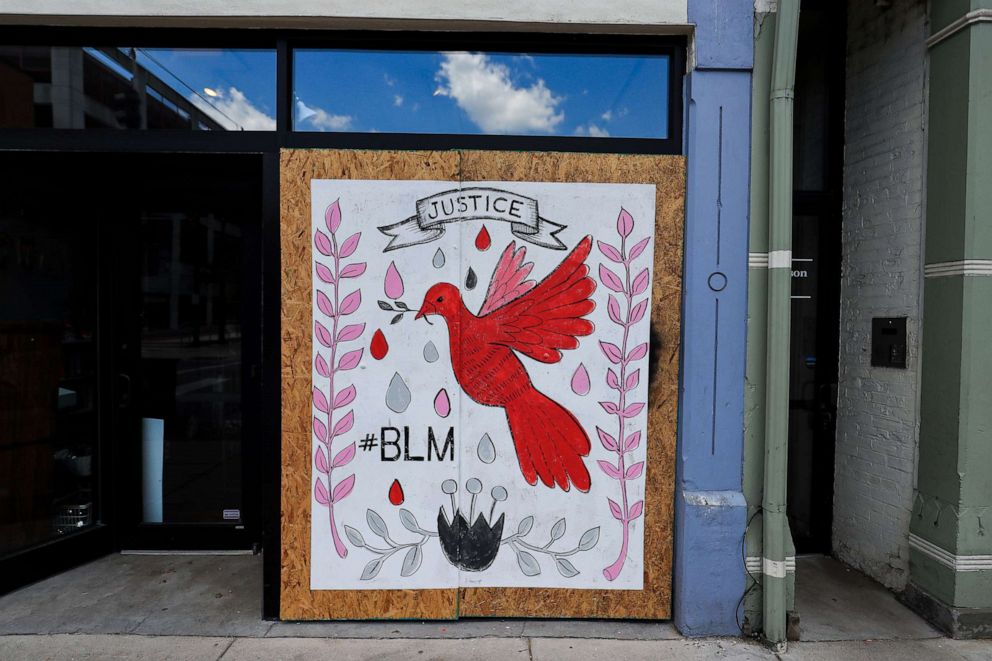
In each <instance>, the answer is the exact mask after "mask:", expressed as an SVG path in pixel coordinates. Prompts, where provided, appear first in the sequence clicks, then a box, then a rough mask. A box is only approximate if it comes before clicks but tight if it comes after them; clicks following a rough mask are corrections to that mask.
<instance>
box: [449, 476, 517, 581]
mask: <svg viewBox="0 0 992 661" xmlns="http://www.w3.org/2000/svg"><path fill="white" fill-rule="evenodd" d="M465 489H466V490H467V491H468V492H469V493H470V494H472V498H471V504H470V506H469V514H468V518H466V517H465V515H464V514H462V512H461V509H457V510H456V509H455V498H454V493H455V491H457V490H458V485H457V483H456V482H455V481H454V480H445V481H444V483H443V484H442V485H441V490H442V491H444V493H446V494H449V495H450V496H451V505H452V507H451V509H452V513H453V517H452V519H451V520H449V519H448V516H447V513H446V512H445V511H444V507H443V506H442V507H441V509H440V510H439V511H438V513H437V532H438V536H439V537H440V539H441V549H442V550H443V551H444V555H445V557H446V558H448V562H450V563H451V564H453V565H454V566H456V567H458V568H459V569H464V570H465V571H485V570H486V569H488V568H489V567H490V565H492V564H493V561H494V560H496V555H497V554H498V553H499V547H500V544H501V542H502V537H503V520H504V517H505V514H500V515H499V519H497V520H496V522H495V523H491V522H490V520H491V519H492V515H493V512H494V511H495V509H496V503H497V502H499V501H502V500H506V489H504V488H503V487H499V486H497V487H494V488H493V490H492V496H493V506H492V509H490V511H489V519H487V518H486V516H485V514H483V513H482V512H479V514H478V516H476V515H475V499H476V496H478V494H479V492H480V491H482V482H480V481H479V480H477V479H476V478H474V477H473V478H470V479H469V480H468V481H467V482H466V483H465ZM469 520H472V522H471V524H470V523H469Z"/></svg>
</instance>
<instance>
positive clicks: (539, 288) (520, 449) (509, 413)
mask: <svg viewBox="0 0 992 661" xmlns="http://www.w3.org/2000/svg"><path fill="white" fill-rule="evenodd" d="M591 247H592V237H589V236H587V237H586V238H584V239H582V241H581V242H580V243H579V245H577V246H576V247H575V249H574V250H572V252H571V253H570V254H569V255H568V257H566V258H565V259H564V261H562V263H561V264H559V265H558V267H557V268H556V269H555V270H554V271H552V272H551V273H550V274H549V275H548V276H547V277H546V278H545V279H544V280H542V281H541V282H540V283H539V284H535V282H534V281H533V280H528V279H527V276H528V275H529V274H530V272H531V269H533V268H534V264H533V262H527V263H524V259H525V258H526V256H527V251H526V248H524V247H521V248H519V249H518V248H517V247H516V243H515V242H513V243H510V245H508V246H507V247H506V250H504V251H503V254H502V255H501V256H500V258H499V262H498V263H497V264H496V270H495V271H493V277H492V281H491V282H490V283H489V289H488V291H487V292H486V299H485V301H483V303H482V307H481V308H480V309H479V314H478V315H475V314H472V313H471V312H470V311H469V310H468V308H466V307H465V304H464V303H463V302H462V297H461V293H460V292H459V291H458V288H457V287H456V286H455V285H452V284H449V283H446V282H442V283H438V284H436V285H434V286H432V287H431V288H430V289H428V290H427V294H426V295H425V296H424V303H423V305H421V306H420V310H418V311H417V316H416V318H417V319H419V318H421V317H426V316H430V315H440V316H441V317H444V320H445V322H447V324H448V338H449V344H450V347H451V364H452V367H453V368H454V372H455V379H457V380H458V383H459V385H461V387H462V389H463V390H464V391H465V394H466V395H468V396H469V397H470V398H472V400H474V401H476V402H478V403H479V404H482V405H484V406H499V407H502V408H503V409H504V410H505V411H506V420H507V422H508V423H509V425H510V435H511V436H512V437H513V445H514V447H515V448H516V451H517V461H518V462H519V464H520V471H521V472H522V473H523V475H524V479H526V480H527V483H528V484H532V485H533V484H537V479H538V478H541V482H543V483H544V484H545V486H548V487H551V488H554V485H555V484H557V485H558V486H559V487H561V488H562V489H563V490H564V491H568V490H569V485H570V484H574V485H575V487H576V488H577V489H579V490H580V491H588V490H589V471H588V470H587V469H586V466H585V464H584V463H583V461H582V457H585V456H587V455H588V454H589V449H590V445H589V437H588V436H587V435H586V432H585V430H584V429H582V426H581V425H580V424H579V421H578V420H576V419H575V416H574V415H572V414H571V413H570V412H569V411H567V410H566V409H565V408H564V407H563V406H562V405H561V404H559V403H558V402H556V401H554V400H553V399H551V398H550V397H548V396H547V395H545V394H543V393H542V392H540V391H539V390H538V389H537V388H535V387H534V384H533V382H532V381H531V379H530V375H529V374H527V370H526V369H525V368H524V365H523V363H522V362H521V361H520V358H518V357H517V353H520V354H523V355H525V356H528V357H530V358H533V359H534V360H537V361H539V362H542V363H557V362H558V361H559V360H561V351H560V350H561V349H575V348H576V347H578V346H579V341H578V339H577V338H578V337H579V336H582V335H589V334H591V333H592V331H593V324H592V322H591V321H588V320H586V319H583V317H584V316H585V315H587V314H589V313H590V312H592V311H593V309H594V308H595V307H596V304H595V303H594V302H593V301H591V300H590V299H589V297H590V296H591V295H592V293H593V291H594V290H595V289H596V283H595V282H594V281H593V280H592V278H590V277H588V273H589V267H588V266H586V264H585V260H586V257H588V256H589V250H590V248H591ZM514 352H516V353H514Z"/></svg>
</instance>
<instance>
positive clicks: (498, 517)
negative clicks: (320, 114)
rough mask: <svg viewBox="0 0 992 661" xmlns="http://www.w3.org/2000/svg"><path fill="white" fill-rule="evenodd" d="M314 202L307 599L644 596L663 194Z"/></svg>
mask: <svg viewBox="0 0 992 661" xmlns="http://www.w3.org/2000/svg"><path fill="white" fill-rule="evenodd" d="M311 192H312V209H313V218H312V227H311V232H312V239H313V251H312V252H313V282H314V288H313V356H312V364H313V447H312V453H311V454H312V458H313V461H312V518H311V521H312V523H311V563H310V566H311V576H310V586H311V588H312V589H322V590H324V589H387V588H388V589H396V588H403V589H418V588H452V587H458V586H503V587H568V588H597V589H610V588H613V589H641V588H642V587H643V579H644V566H643V557H644V553H643V521H644V500H643V499H644V483H645V474H646V470H647V468H648V467H647V466H646V464H645V457H646V450H647V435H646V428H647V412H646V410H645V404H646V402H647V383H648V375H647V366H648V331H649V319H650V316H651V310H650V300H651V282H652V276H653V273H652V263H653V252H654V242H653V236H654V218H655V208H654V201H655V187H654V186H653V185H634V184H563V183H522V182H462V183H460V184H459V183H455V182H447V181H353V180H314V181H312V183H311Z"/></svg>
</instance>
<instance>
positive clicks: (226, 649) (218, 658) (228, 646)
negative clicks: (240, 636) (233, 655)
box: [217, 637, 237, 661]
mask: <svg viewBox="0 0 992 661" xmlns="http://www.w3.org/2000/svg"><path fill="white" fill-rule="evenodd" d="M236 640H237V637H235V638H231V640H230V642H229V643H228V644H227V647H225V648H224V651H223V652H221V653H220V656H218V657H217V661H220V660H221V659H223V658H224V655H225V654H227V651H228V650H229V649H231V646H232V645H234V641H236Z"/></svg>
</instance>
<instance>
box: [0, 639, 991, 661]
mask: <svg viewBox="0 0 992 661" xmlns="http://www.w3.org/2000/svg"><path fill="white" fill-rule="evenodd" d="M318 658H319V659H334V661H388V660H390V659H417V660H418V661H434V660H441V659H444V660H449V659H450V660H451V661H483V660H490V659H497V660H499V661H504V660H506V661H513V660H516V659H519V660H520V661H530V660H535V661H551V660H558V659H562V660H573V661H579V660H585V659H617V660H621V659H622V660H623V661H641V660H644V661H647V660H649V659H650V660H652V661H659V660H662V659H677V660H679V661H697V660H702V659H724V660H728V661H750V660H752V659H783V660H786V661H788V660H791V659H809V660H811V661H812V660H820V659H842V660H844V661H860V660H862V659H864V660H865V661H869V660H870V661H889V660H891V661H937V660H944V659H946V660H948V661H950V660H955V661H964V660H967V661H978V660H980V659H982V660H984V659H992V652H990V643H988V642H987V641H986V642H983V641H962V640H947V639H943V638H941V639H931V640H923V641H915V640H886V641H838V642H823V643H792V644H791V645H790V646H789V651H788V652H787V653H786V654H783V655H775V654H772V653H771V652H769V651H768V650H766V649H765V648H763V647H762V646H760V645H758V644H757V643H754V642H750V641H742V640H737V639H712V638H709V639H702V640H694V639H685V638H683V639H678V640H607V639H581V638H495V637H482V638H458V639H452V638H449V639H425V638H393V639H383V638H363V639H355V638H275V637H265V638H218V637H213V636H140V635H110V634H54V635H40V636H37V635H36V636H24V635H12V636H0V659H4V660H5V661H6V660H7V659H10V660H11V661H13V660H15V659H16V660H21V659H24V660H27V659H31V660H32V661H34V660H38V661H40V660H42V659H45V660H48V659H51V660H53V661H54V660H58V661H61V660H66V661H68V660H69V659H72V660H89V659H92V660H94V661H95V660H98V659H99V660H104V659H141V660H142V661H166V660H168V661H172V660H176V659H182V660H187V659H189V660H201V659H202V660H204V661H207V660H209V661H214V660H218V659H223V661H249V660H250V661H255V660H257V661H277V660H286V661H290V660H296V659H299V660H301V661H302V660H305V659H318Z"/></svg>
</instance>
